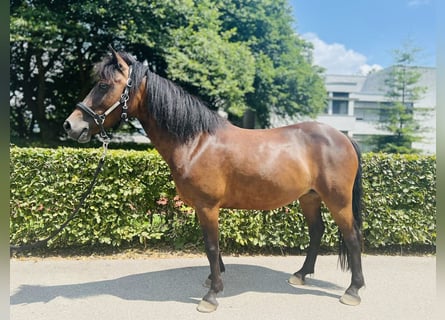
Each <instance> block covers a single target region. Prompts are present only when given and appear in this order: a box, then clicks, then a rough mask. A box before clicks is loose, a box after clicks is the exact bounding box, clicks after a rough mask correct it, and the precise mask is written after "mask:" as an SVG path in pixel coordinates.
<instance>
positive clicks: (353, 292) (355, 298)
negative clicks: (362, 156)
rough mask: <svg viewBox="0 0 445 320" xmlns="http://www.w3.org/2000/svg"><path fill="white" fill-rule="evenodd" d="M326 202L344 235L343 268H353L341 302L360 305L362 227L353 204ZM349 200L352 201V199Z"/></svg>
mask: <svg viewBox="0 0 445 320" xmlns="http://www.w3.org/2000/svg"><path fill="white" fill-rule="evenodd" d="M325 202H326V205H327V207H328V209H329V210H330V211H331V213H332V217H333V218H334V221H335V222H336V223H337V225H338V228H339V230H340V232H341V233H342V236H343V240H342V243H340V246H341V248H342V250H341V251H340V258H341V259H343V260H344V261H345V263H344V264H342V268H347V269H350V270H351V284H350V286H349V287H348V289H346V292H345V293H344V295H343V296H342V297H341V298H340V302H342V303H344V304H347V305H358V304H360V302H361V299H360V296H359V294H358V291H359V289H360V288H361V287H363V286H364V284H365V281H364V277H363V272H362V260H361V233H360V227H359V226H358V225H357V222H356V221H355V219H354V217H353V213H352V206H351V205H346V206H344V207H337V206H335V205H332V203H330V201H329V200H328V201H326V200H325ZM348 202H349V203H351V201H348ZM337 203H338V202H337Z"/></svg>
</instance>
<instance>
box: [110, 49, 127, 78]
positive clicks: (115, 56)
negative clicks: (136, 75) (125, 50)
mask: <svg viewBox="0 0 445 320" xmlns="http://www.w3.org/2000/svg"><path fill="white" fill-rule="evenodd" d="M108 48H109V49H110V51H111V55H112V56H113V62H114V63H115V64H116V67H117V68H118V69H119V70H120V71H123V65H122V64H123V63H125V61H124V59H122V57H121V56H120V54H119V53H117V51H116V50H114V48H113V47H112V46H111V44H110V45H108Z"/></svg>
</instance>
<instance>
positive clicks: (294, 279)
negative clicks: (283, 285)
mask: <svg viewBox="0 0 445 320" xmlns="http://www.w3.org/2000/svg"><path fill="white" fill-rule="evenodd" d="M287 282H289V284H292V285H294V286H302V285H304V280H303V279H301V278H300V277H297V276H296V275H294V274H293V275H291V277H290V278H289V280H287Z"/></svg>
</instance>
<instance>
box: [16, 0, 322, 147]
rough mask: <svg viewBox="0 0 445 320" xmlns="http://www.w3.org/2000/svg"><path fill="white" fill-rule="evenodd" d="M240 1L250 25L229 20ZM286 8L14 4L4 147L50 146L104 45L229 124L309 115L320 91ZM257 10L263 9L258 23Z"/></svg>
mask: <svg viewBox="0 0 445 320" xmlns="http://www.w3.org/2000/svg"><path fill="white" fill-rule="evenodd" d="M241 2H242V3H243V8H244V7H245V10H246V11H245V12H249V14H250V17H248V18H246V19H244V20H243V23H240V24H237V23H235V22H236V19H232V20H231V21H232V23H229V22H230V21H229V22H228V21H226V18H227V13H228V12H232V11H233V10H232V9H233V7H232V6H235V7H236V6H238V5H239V4H240V3H241ZM285 3H286V1H284V0H280V1H278V2H274V1H271V0H263V1H259V0H256V1H250V2H249V1H228V0H226V1H221V2H218V1H214V0H194V1H192V0H171V1H164V0H151V1H139V0H129V1H123V2H122V1H113V0H98V1H93V2H92V1H86V0H66V1H55V0H11V2H10V50H11V51H10V61H11V63H10V74H11V76H10V101H11V112H10V121H11V131H12V132H11V138H12V139H15V138H17V137H19V138H26V139H29V138H33V137H34V138H36V139H40V141H43V142H45V143H48V142H51V141H57V140H58V137H59V136H61V135H63V132H62V125H61V124H62V122H63V120H64V119H65V117H66V115H67V114H69V113H70V112H71V111H72V109H73V107H74V105H75V103H76V102H77V101H79V100H80V99H82V98H83V97H84V96H85V95H86V93H87V92H88V90H89V89H90V88H91V82H92V79H91V69H92V66H93V64H94V63H96V62H98V61H100V60H101V59H102V57H103V56H104V55H106V54H107V50H108V45H109V44H112V45H113V46H114V47H115V48H116V49H118V50H126V51H128V52H131V53H133V54H134V55H136V57H137V58H138V60H140V61H146V62H147V63H148V65H149V66H150V68H151V69H152V70H153V71H155V72H156V73H158V74H160V75H161V76H164V77H167V78H170V79H172V80H174V81H176V82H178V83H179V84H181V85H182V86H184V87H185V88H186V89H187V90H188V91H190V92H191V93H193V94H196V95H199V96H201V97H202V98H203V99H204V100H206V101H208V103H209V106H210V107H211V108H214V109H217V108H223V109H225V110H226V111H228V112H229V113H231V114H234V115H236V116H240V115H241V114H242V113H243V112H244V110H246V109H248V108H250V109H255V110H257V111H258V113H259V115H260V117H261V118H262V119H263V121H262V123H263V124H264V125H267V119H268V115H269V113H270V112H271V110H272V109H274V110H276V111H278V112H279V113H280V112H281V113H298V114H302V115H304V114H312V115H313V114H315V113H317V112H318V110H321V108H322V103H321V102H320V101H321V99H320V97H322V96H323V97H324V87H322V86H321V85H320V83H322V80H321V77H319V74H318V71H317V70H316V69H313V68H312V67H311V66H310V63H309V58H308V57H309V56H310V47H308V46H307V44H306V43H305V42H303V41H302V40H301V39H299V38H298V37H297V36H296V35H295V34H294V33H293V31H292V29H291V27H290V20H289V14H288V13H287V12H286V8H285ZM255 6H258V8H263V9H264V10H263V9H261V10H260V11H258V13H257V14H255V12H256V8H255ZM243 10H244V9H243ZM265 10H266V11H265ZM235 13H237V12H235ZM281 17H286V18H285V19H281V20H280V21H275V20H277V19H280V18H281ZM249 19H251V20H252V21H253V22H254V25H255V27H253V26H252V25H250V24H249V22H248V20H249ZM262 25H263V26H264V28H263V27H262ZM249 28H253V29H251V30H249ZM263 29H264V30H263ZM259 30H263V31H261V32H257V31H259ZM250 33H252V34H254V35H251V34H250ZM36 128H37V129H39V130H37V131H36V130H33V129H36Z"/></svg>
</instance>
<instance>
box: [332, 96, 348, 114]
mask: <svg viewBox="0 0 445 320" xmlns="http://www.w3.org/2000/svg"><path fill="white" fill-rule="evenodd" d="M348 104H349V93H348V92H333V93H332V114H348Z"/></svg>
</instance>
